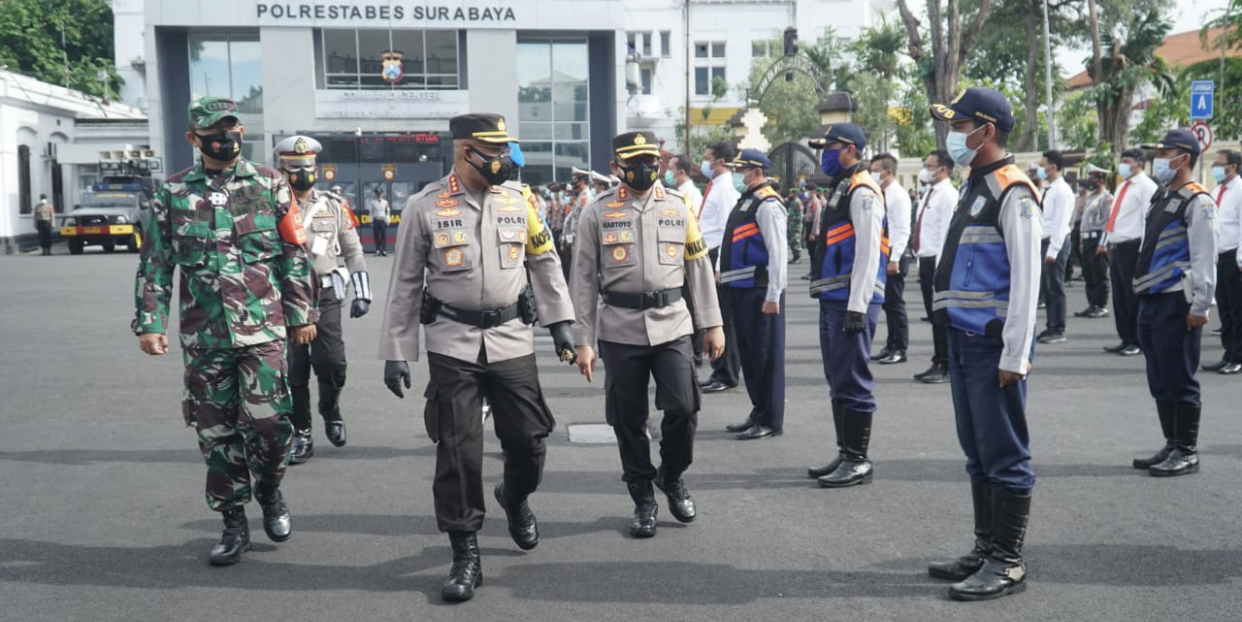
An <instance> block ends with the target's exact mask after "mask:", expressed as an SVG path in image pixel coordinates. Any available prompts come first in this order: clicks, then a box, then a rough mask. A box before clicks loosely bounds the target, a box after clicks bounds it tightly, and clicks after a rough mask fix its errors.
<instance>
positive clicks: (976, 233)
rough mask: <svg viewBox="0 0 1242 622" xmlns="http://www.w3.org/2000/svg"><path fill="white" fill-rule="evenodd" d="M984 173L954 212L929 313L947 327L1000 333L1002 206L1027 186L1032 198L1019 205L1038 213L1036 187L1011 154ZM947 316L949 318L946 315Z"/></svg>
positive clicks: (1004, 268) (1004, 301) (1005, 273)
mask: <svg viewBox="0 0 1242 622" xmlns="http://www.w3.org/2000/svg"><path fill="white" fill-rule="evenodd" d="M1004 162H1005V164H1004V165H1003V166H1001V167H1000V168H998V169H996V170H995V171H992V172H990V173H985V174H984V175H983V176H982V177H980V178H977V179H972V180H971V181H972V183H971V186H970V191H969V192H968V193H966V194H965V195H964V196H963V197H962V198H961V199H960V200H959V201H958V204H957V207H956V208H955V209H954V211H953V219H952V220H951V221H950V222H949V231H948V233H947V234H946V235H945V241H944V250H943V252H942V253H941V254H940V260H939V263H938V264H937V265H936V276H935V296H934V297H933V303H932V309H933V312H934V313H936V314H939V315H938V317H939V319H940V320H941V321H946V319H947V322H948V324H949V326H952V327H953V328H957V329H960V330H964V331H967V332H970V333H974V334H977V335H988V336H990V337H995V338H998V339H999V338H1000V337H1001V333H1002V329H1003V328H1004V326H1005V314H1006V313H1007V312H1008V310H1009V274H1010V266H1009V254H1008V252H1007V251H1006V249H1005V239H1004V237H1003V234H1002V232H1001V228H1000V223H999V217H1000V210H1001V206H1002V205H1004V204H1005V200H1006V199H1007V198H1008V196H1009V193H1010V192H1011V191H1013V190H1015V189H1017V188H1026V189H1028V190H1029V191H1030V192H1031V198H1030V199H1029V201H1028V200H1026V199H1023V201H1022V204H1021V207H1020V208H1019V209H1023V210H1031V211H1032V212H1035V213H1031V214H1028V215H1027V216H1029V217H1030V218H1040V217H1042V216H1041V214H1040V213H1038V212H1039V211H1041V208H1040V204H1039V201H1038V199H1037V197H1038V196H1039V192H1038V190H1037V189H1036V188H1035V184H1033V183H1031V180H1030V178H1029V177H1027V176H1026V174H1025V173H1023V172H1022V171H1021V170H1020V169H1019V168H1018V167H1016V166H1014V165H1013V158H1012V157H1010V158H1007V159H1006V160H1005V161H1004ZM946 315H947V318H946V317H945V316H946Z"/></svg>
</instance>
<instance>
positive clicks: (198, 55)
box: [190, 37, 233, 99]
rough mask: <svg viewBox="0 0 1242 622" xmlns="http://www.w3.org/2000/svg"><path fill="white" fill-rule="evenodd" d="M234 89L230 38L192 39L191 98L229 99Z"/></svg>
mask: <svg viewBox="0 0 1242 622" xmlns="http://www.w3.org/2000/svg"><path fill="white" fill-rule="evenodd" d="M232 88H233V87H232V83H231V81H230V80H229V41H228V38H224V39H218V40H204V39H202V38H201V37H195V38H191V39H190V98H191V99H195V98H199V97H229V96H231V95H232V94H233V93H232Z"/></svg>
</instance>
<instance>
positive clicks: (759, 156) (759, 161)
mask: <svg viewBox="0 0 1242 622" xmlns="http://www.w3.org/2000/svg"><path fill="white" fill-rule="evenodd" d="M732 164H733V168H735V169H743V168H761V169H763V170H765V171H766V170H768V169H770V168H772V160H770V159H769V158H768V156H767V154H765V153H764V152H762V151H760V150H758V149H743V150H742V152H741V153H739V154H737V158H735V159H734V160H733V163H732Z"/></svg>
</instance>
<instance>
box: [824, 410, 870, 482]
mask: <svg viewBox="0 0 1242 622" xmlns="http://www.w3.org/2000/svg"><path fill="white" fill-rule="evenodd" d="M873 414H874V413H862V412H855V411H852V410H847V409H845V408H842V409H841V431H842V432H843V434H842V437H841V463H840V464H839V465H837V468H836V469H834V470H833V471H832V472H831V473H829V474H827V475H825V476H823V477H821V478H819V485H820V486H822V487H824V488H844V487H846V486H855V485H858V484H869V483H871V460H869V459H867V446H868V445H870V443H871V417H872V415H873Z"/></svg>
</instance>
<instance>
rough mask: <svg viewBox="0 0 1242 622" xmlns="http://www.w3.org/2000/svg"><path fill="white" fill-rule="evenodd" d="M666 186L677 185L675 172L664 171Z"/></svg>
mask: <svg viewBox="0 0 1242 622" xmlns="http://www.w3.org/2000/svg"><path fill="white" fill-rule="evenodd" d="M664 185H666V186H675V185H677V180H676V179H674V178H673V171H664Z"/></svg>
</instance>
